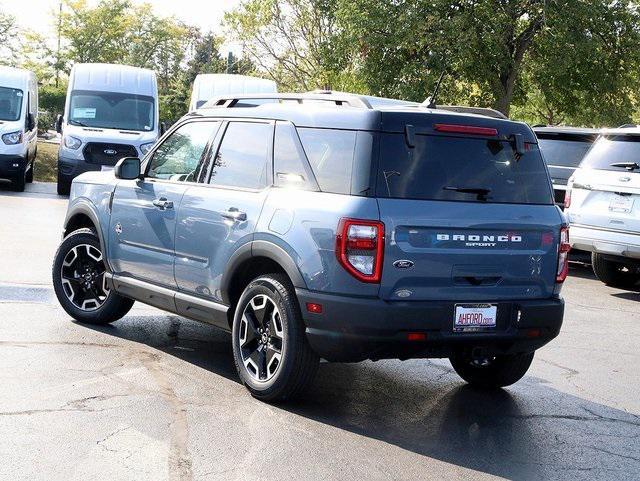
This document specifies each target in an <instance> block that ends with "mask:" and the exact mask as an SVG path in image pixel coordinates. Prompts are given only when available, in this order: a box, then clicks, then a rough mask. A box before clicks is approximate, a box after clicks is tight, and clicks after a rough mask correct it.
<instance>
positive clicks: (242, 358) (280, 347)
mask: <svg viewBox="0 0 640 481" xmlns="http://www.w3.org/2000/svg"><path fill="white" fill-rule="evenodd" d="M232 335H233V356H234V361H235V365H236V369H237V370H238V374H239V376H240V379H241V380H242V383H243V384H244V385H245V386H246V387H247V389H248V390H249V391H250V392H251V394H252V395H253V396H254V397H256V398H258V399H260V400H262V401H280V400H284V399H288V398H291V397H294V396H295V395H297V394H299V393H301V392H302V391H303V390H304V389H305V388H306V387H307V386H308V385H309V383H310V382H311V381H312V380H313V377H314V375H315V373H316V371H317V369H318V364H319V361H320V360H319V358H318V355H317V354H316V353H315V352H314V351H313V350H312V349H311V346H309V343H308V341H307V338H306V336H305V331H304V322H303V321H302V316H301V314H300V308H299V306H298V302H297V299H296V296H295V291H294V290H293V287H292V286H291V283H290V282H289V279H288V278H287V277H285V276H283V275H281V274H268V275H265V276H261V277H258V278H257V279H254V280H253V281H252V282H251V283H250V284H249V285H248V286H247V287H246V289H245V290H244V292H243V293H242V296H241V297H240V300H239V301H238V304H237V307H236V310H235V315H234V320H233V333H232Z"/></svg>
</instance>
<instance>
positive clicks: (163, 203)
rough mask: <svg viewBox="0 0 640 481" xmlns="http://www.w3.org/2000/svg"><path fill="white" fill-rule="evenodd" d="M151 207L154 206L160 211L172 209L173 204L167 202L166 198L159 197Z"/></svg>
mask: <svg viewBox="0 0 640 481" xmlns="http://www.w3.org/2000/svg"><path fill="white" fill-rule="evenodd" d="M153 205H155V206H156V207H157V208H158V209H160V210H167V209H173V202H171V201H170V200H167V198H166V197H160V198H159V199H156V200H154V201H153Z"/></svg>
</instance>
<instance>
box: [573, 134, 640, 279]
mask: <svg viewBox="0 0 640 481" xmlns="http://www.w3.org/2000/svg"><path fill="white" fill-rule="evenodd" d="M567 192H568V194H567V198H566V200H565V212H566V213H567V215H568V218H569V222H570V224H571V247H572V248H574V249H580V250H585V251H589V252H591V258H592V265H593V270H594V272H595V274H596V276H598V278H599V279H600V280H601V281H602V282H604V283H605V284H607V285H610V286H613V287H620V288H633V287H634V286H635V285H636V284H637V283H638V281H640V128H623V129H612V130H606V131H604V132H603V134H602V135H601V137H600V138H599V139H598V140H597V141H596V143H595V144H594V145H593V148H592V149H591V150H590V151H589V153H588V154H587V155H586V156H585V158H584V160H583V161H582V163H581V164H580V168H579V169H578V170H576V172H575V173H574V174H573V176H572V177H571V178H570V179H569V183H568V190H567Z"/></svg>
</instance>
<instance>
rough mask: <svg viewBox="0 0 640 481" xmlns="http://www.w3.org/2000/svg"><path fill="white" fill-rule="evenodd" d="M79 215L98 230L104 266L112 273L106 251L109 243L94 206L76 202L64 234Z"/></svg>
mask: <svg viewBox="0 0 640 481" xmlns="http://www.w3.org/2000/svg"><path fill="white" fill-rule="evenodd" d="M77 215H85V216H87V217H88V218H89V219H90V220H91V222H93V225H94V226H95V228H96V234H97V235H98V240H99V241H100V247H101V250H102V256H103V258H104V259H105V263H104V264H105V266H106V269H107V272H111V266H109V260H108V258H107V251H106V248H107V243H106V242H105V239H104V235H103V233H102V228H101V226H100V221H99V220H98V219H99V216H98V211H97V209H96V208H95V207H94V206H93V204H91V203H90V202H88V201H86V200H78V201H76V202H75V203H74V204H73V205H72V206H70V207H69V210H68V211H67V215H66V217H65V219H64V232H66V231H67V228H68V226H69V222H70V221H71V219H73V218H74V217H75V216H77Z"/></svg>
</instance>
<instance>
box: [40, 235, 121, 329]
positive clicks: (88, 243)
mask: <svg viewBox="0 0 640 481" xmlns="http://www.w3.org/2000/svg"><path fill="white" fill-rule="evenodd" d="M105 270H106V267H105V263H104V258H103V255H102V250H101V247H100V240H99V239H98V236H97V235H96V233H95V232H94V231H93V230H91V229H86V228H85V229H78V230H76V231H74V232H72V233H71V234H69V235H68V236H67V237H65V239H64V240H63V241H62V244H60V247H58V251H57V252H56V255H55V257H54V261H53V272H52V275H53V289H54V291H55V293H56V297H57V298H58V301H59V302H60V305H61V306H62V308H63V309H64V310H65V311H66V312H67V314H69V315H70V316H71V317H73V318H74V319H76V320H77V321H80V322H86V323H88V324H109V323H110V322H113V321H117V320H118V319H120V318H121V317H122V316H124V315H125V314H126V313H127V312H129V310H130V309H131V306H133V300H131V299H127V298H126V297H122V296H119V295H118V294H116V293H115V292H113V291H111V290H110V289H109V287H108V286H107V284H106V282H105V278H104V273H105Z"/></svg>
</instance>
